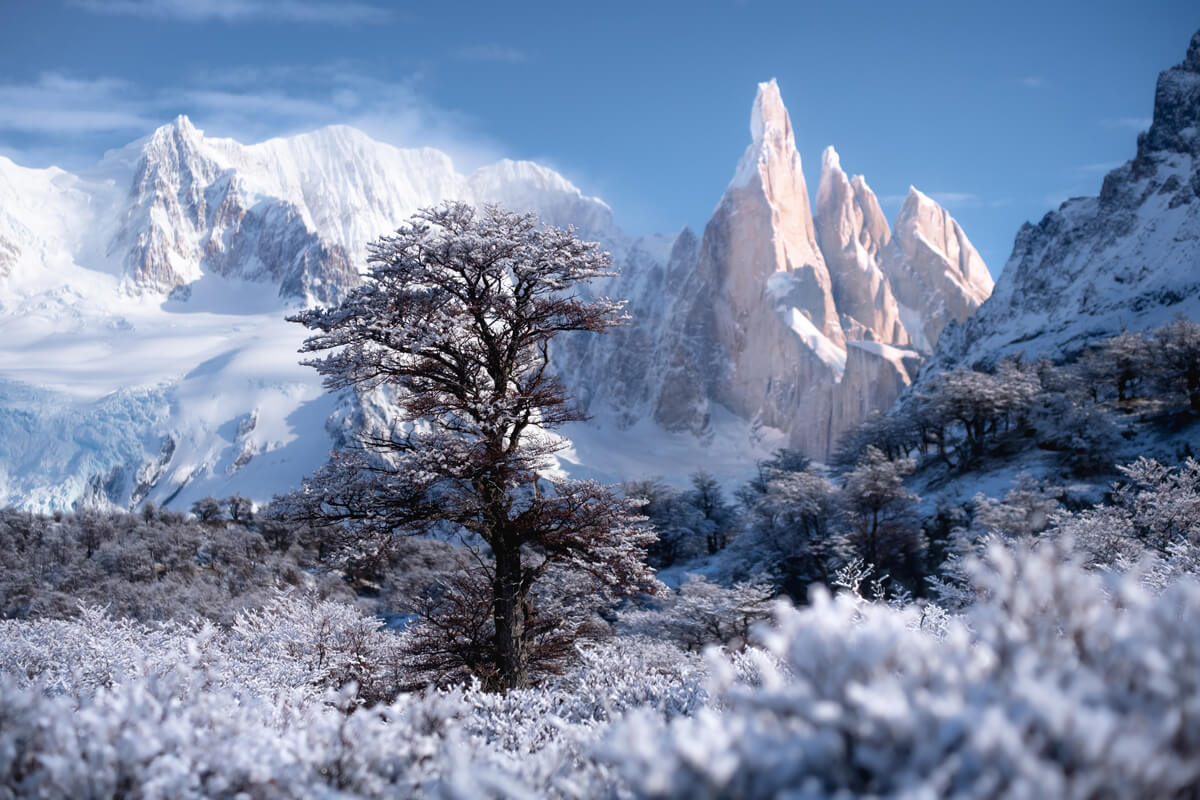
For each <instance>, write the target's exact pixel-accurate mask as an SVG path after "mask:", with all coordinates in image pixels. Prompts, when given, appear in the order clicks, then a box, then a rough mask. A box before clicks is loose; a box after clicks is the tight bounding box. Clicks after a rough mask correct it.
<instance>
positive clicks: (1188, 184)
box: [936, 33, 1200, 366]
mask: <svg viewBox="0 0 1200 800" xmlns="http://www.w3.org/2000/svg"><path fill="white" fill-rule="evenodd" d="M1180 314H1182V315H1184V316H1187V317H1188V318H1190V319H1200V33H1197V34H1196V35H1195V36H1193V37H1192V40H1191V44H1190V46H1189V47H1188V51H1187V54H1186V56H1185V58H1184V60H1183V62H1182V63H1181V64H1179V65H1178V66H1175V67H1172V68H1171V69H1168V70H1166V71H1164V72H1163V73H1162V74H1161V75H1159V78H1158V85H1157V88H1156V90H1155V95H1154V118H1153V122H1152V124H1151V126H1150V129H1149V130H1148V131H1146V132H1145V133H1142V134H1141V135H1139V136H1138V140H1137V154H1136V156H1135V157H1134V158H1133V159H1132V160H1130V161H1128V162H1127V163H1125V164H1124V165H1122V166H1120V167H1118V168H1117V169H1115V170H1113V171H1112V172H1110V173H1109V174H1108V175H1107V176H1106V177H1105V178H1104V183H1103V185H1102V186H1101V187H1100V194H1099V196H1097V197H1081V198H1073V199H1071V200H1068V201H1067V202H1065V203H1063V204H1062V205H1061V206H1059V208H1058V209H1057V210H1055V211H1051V212H1050V213H1048V214H1046V216H1044V217H1043V218H1042V220H1041V221H1040V222H1038V223H1037V224H1036V225H1035V224H1030V223H1026V224H1025V225H1023V226H1022V227H1021V229H1020V231H1018V232H1017V236H1016V241H1015V243H1014V245H1013V252H1012V255H1011V256H1010V257H1009V260H1008V263H1007V265H1006V266H1005V267H1004V271H1003V272H1002V273H1001V274H1000V280H999V281H998V282H997V284H996V288H995V292H994V293H993V294H992V296H991V298H990V299H989V300H988V301H987V302H985V303H984V304H983V306H982V307H981V308H980V309H979V311H978V313H977V314H975V316H974V317H972V318H971V319H970V320H969V321H967V322H966V323H965V324H964V325H962V326H959V327H958V328H957V329H956V330H954V331H953V332H951V333H948V334H947V335H946V336H945V337H943V338H942V340H941V342H940V343H939V347H938V352H937V355H936V363H937V365H939V366H947V365H951V364H955V363H974V362H978V361H994V360H995V359H997V358H1000V357H1002V356H1004V355H1013V354H1016V353H1024V354H1025V355H1026V356H1030V357H1033V356H1038V355H1042V354H1047V355H1051V356H1055V357H1057V356H1058V355H1060V354H1066V355H1070V354H1071V353H1072V352H1074V351H1078V350H1079V349H1080V348H1082V347H1083V346H1084V345H1086V344H1087V343H1088V342H1089V341H1092V340H1094V339H1097V338H1102V337H1106V336H1111V335H1113V334H1115V333H1119V332H1120V331H1122V330H1144V329H1148V328H1152V327H1156V326H1158V325H1161V324H1162V323H1164V322H1167V321H1169V320H1171V319H1172V318H1174V317H1175V316H1177V315H1180Z"/></svg>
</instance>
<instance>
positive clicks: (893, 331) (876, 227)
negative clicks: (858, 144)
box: [816, 147, 909, 346]
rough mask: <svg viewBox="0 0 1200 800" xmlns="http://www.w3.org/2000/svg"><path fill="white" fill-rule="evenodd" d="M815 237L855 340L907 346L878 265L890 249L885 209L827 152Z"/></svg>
mask: <svg viewBox="0 0 1200 800" xmlns="http://www.w3.org/2000/svg"><path fill="white" fill-rule="evenodd" d="M816 220H817V235H818V240H819V241H820V243H821V251H822V253H823V254H824V256H825V261H826V263H827V264H828V265H829V271H830V274H831V276H832V280H833V298H834V302H835V304H836V305H837V308H838V310H839V311H840V313H841V319H842V327H843V329H844V330H845V331H846V332H847V335H848V336H849V337H850V338H851V339H859V340H865V341H877V342H883V343H885V344H893V345H899V346H904V345H907V344H908V343H909V335H908V331H907V330H905V328H904V324H903V323H902V322H901V320H900V307H899V305H898V304H897V302H896V298H895V296H894V295H893V294H892V287H891V284H890V283H889V281H888V278H887V276H886V275H884V273H883V270H882V269H880V263H881V260H882V258H883V254H884V252H885V251H886V250H887V247H888V245H889V244H890V243H891V239H892V233H891V230H890V229H889V228H888V224H887V219H886V218H885V217H884V215H883V209H882V208H880V207H879V200H878V199H877V198H876V197H875V193H874V192H872V191H871V188H870V187H869V186H867V182H866V180H864V179H863V177H862V176H861V175H855V176H854V178H853V179H850V178H848V177H846V173H845V172H843V171H842V166H841V161H840V159H839V158H838V154H837V151H836V150H834V149H833V148H832V147H827V148H825V153H824V154H823V156H822V158H821V184H820V187H819V188H818V189H817V212H816Z"/></svg>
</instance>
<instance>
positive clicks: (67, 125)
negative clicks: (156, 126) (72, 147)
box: [0, 72, 154, 134]
mask: <svg viewBox="0 0 1200 800" xmlns="http://www.w3.org/2000/svg"><path fill="white" fill-rule="evenodd" d="M133 90H134V87H133V86H132V84H129V83H127V82H125V81H121V80H117V79H114V78H91V79H78V78H71V77H67V76H65V75H60V74H58V73H54V72H45V73H42V74H41V75H39V76H38V78H37V79H36V80H35V81H33V82H32V83H25V84H0V130H9V131H22V132H26V133H45V134H87V133H96V132H105V131H122V130H136V129H139V128H145V127H147V126H148V125H151V124H153V120H154V116H153V115H152V114H147V113H146V111H147V109H146V108H145V107H144V105H143V104H142V103H139V102H137V101H136V100H133V99H131V98H130V97H129V95H130V93H131V92H133Z"/></svg>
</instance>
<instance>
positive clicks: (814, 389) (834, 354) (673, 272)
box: [579, 81, 992, 458]
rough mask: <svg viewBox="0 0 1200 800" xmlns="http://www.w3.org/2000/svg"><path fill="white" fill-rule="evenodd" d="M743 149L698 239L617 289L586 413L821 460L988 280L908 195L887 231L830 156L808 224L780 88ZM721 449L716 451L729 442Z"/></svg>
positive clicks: (866, 190) (903, 377) (861, 188)
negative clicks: (740, 435)
mask: <svg viewBox="0 0 1200 800" xmlns="http://www.w3.org/2000/svg"><path fill="white" fill-rule="evenodd" d="M750 134H751V143H750V145H749V146H748V147H747V149H746V152H745V154H744V155H743V156H742V159H741V161H740V162H739V164H738V166H737V169H736V170H735V173H734V176H733V179H732V180H731V181H730V183H729V186H728V188H727V189H726V190H725V193H724V195H723V197H722V198H721V201H720V203H719V204H718V205H717V208H716V211H715V212H714V214H713V217H712V219H711V220H709V222H708V224H707V226H706V227H705V230H704V234H703V236H702V237H697V236H696V235H695V234H693V233H692V232H691V231H689V230H686V229H685V230H684V231H683V232H682V233H681V234H680V235H679V236H678V237H677V238H676V240H675V244H674V247H673V249H672V251H671V253H670V255H669V257H668V259H667V262H666V264H665V265H664V266H662V267H658V268H655V269H646V270H635V271H632V272H630V273H629V274H626V275H624V276H623V277H622V278H621V279H620V280H619V281H618V283H617V284H615V286H614V287H613V289H612V291H613V293H614V294H618V295H620V296H622V297H627V298H629V299H630V312H631V314H632V316H633V318H634V322H633V324H632V325H631V326H630V327H628V328H627V329H625V330H623V331H618V332H617V333H614V334H612V335H610V336H609V337H606V338H605V339H602V340H598V341H597V342H596V343H595V344H594V345H593V346H592V349H591V350H590V351H589V352H588V353H587V356H586V358H584V359H582V360H583V361H584V362H586V364H587V365H588V370H589V371H588V372H587V374H586V377H585V379H583V380H582V381H579V383H582V384H584V385H586V386H588V387H589V391H588V392H586V393H585V397H586V399H587V400H588V401H589V411H591V412H592V413H593V414H595V415H597V416H598V417H599V418H601V419H605V420H610V421H612V422H613V423H614V424H616V425H617V426H618V427H621V426H627V425H636V424H638V423H639V422H640V421H641V420H644V419H653V420H654V421H656V422H657V423H658V424H659V425H660V426H661V427H663V428H665V429H666V430H669V431H685V432H687V433H689V434H691V435H693V436H696V437H699V438H700V439H701V440H707V439H712V438H714V437H719V436H724V434H723V433H722V432H721V431H718V428H720V427H721V426H725V425H728V424H729V423H730V420H731V419H732V421H733V424H736V425H741V426H743V427H744V428H746V429H747V433H748V435H749V436H751V437H752V438H753V437H756V436H759V435H762V436H767V435H769V434H771V432H774V436H775V438H776V439H777V440H782V441H785V442H787V443H790V444H791V446H793V447H797V448H799V449H802V450H804V451H806V452H807V453H809V454H810V455H812V456H814V457H817V458H822V457H824V456H826V455H827V454H828V453H829V452H830V450H831V448H832V447H833V446H834V445H835V444H836V442H837V439H838V436H839V435H840V434H841V433H842V432H843V431H845V430H847V429H848V428H850V427H851V426H853V425H854V424H856V423H857V422H859V421H860V420H861V419H862V418H863V417H864V416H865V415H866V414H867V413H869V412H870V411H871V410H874V409H881V408H886V407H887V406H889V405H890V404H891V402H892V401H893V400H894V399H895V398H896V397H897V396H898V395H899V393H900V392H901V391H902V390H903V388H904V387H905V386H907V385H908V384H909V383H910V382H911V379H912V376H913V374H914V373H915V370H916V367H917V365H918V364H919V363H920V360H921V352H919V351H925V352H927V351H928V350H929V349H930V348H931V347H932V345H933V344H934V343H935V342H936V341H937V338H938V335H939V334H940V332H941V330H942V329H943V328H944V327H945V326H946V325H947V324H948V323H950V322H954V321H960V320H962V319H964V318H966V317H967V316H969V315H970V314H971V313H972V311H973V310H974V309H975V308H976V307H978V305H979V304H980V303H981V302H982V301H983V300H984V299H985V298H986V297H987V296H988V293H989V292H990V290H991V287H992V281H991V277H990V276H989V275H988V272H987V269H986V267H985V266H984V264H983V262H982V260H981V259H980V258H979V254H978V253H977V252H976V251H975V249H974V248H973V247H972V246H971V244H970V242H969V241H968V240H967V238H966V236H965V234H963V232H962V228H961V227H960V226H959V225H958V224H957V223H956V222H955V221H954V220H953V219H952V218H951V217H950V215H949V214H947V213H946V212H945V210H943V209H942V208H941V207H939V206H938V205H937V204H936V203H934V202H933V201H932V200H930V199H929V198H928V197H926V196H925V195H923V194H921V193H920V192H918V191H916V190H915V189H912V190H911V191H910V193H909V196H908V199H907V200H906V201H905V203H904V207H903V208H902V209H901V212H900V216H899V217H898V218H897V220H896V225H895V234H894V235H893V233H892V230H891V229H889V227H888V224H887V222H886V220H885V219H884V217H883V212H882V210H881V209H880V206H879V202H878V199H877V198H876V197H875V195H874V193H873V192H872V191H871V189H870V187H869V186H867V184H866V181H865V180H864V179H863V178H862V176H855V177H854V178H853V179H851V178H848V177H847V176H846V174H845V173H844V172H843V171H842V168H841V164H840V160H839V158H838V155H837V153H836V152H835V151H834V150H833V148H829V149H827V150H826V151H825V154H824V157H823V161H822V176H821V183H820V187H819V189H818V193H817V208H816V215H815V218H814V214H813V211H812V208H811V205H810V200H809V195H808V190H807V187H806V185H805V181H804V174H803V172H802V170H801V160H800V154H799V153H798V152H797V151H796V145H795V137H794V134H793V131H792V125H791V119H790V117H789V115H788V112H787V109H786V108H785V107H784V104H783V101H782V98H781V96H780V93H779V87H778V86H777V85H776V83H775V81H770V82H767V83H763V84H759V87H758V94H757V96H756V97H755V100H754V103H753V106H752V109H751V118H750ZM725 438H727V437H725Z"/></svg>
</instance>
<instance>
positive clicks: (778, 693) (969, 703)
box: [605, 547, 1200, 798]
mask: <svg viewBox="0 0 1200 800" xmlns="http://www.w3.org/2000/svg"><path fill="white" fill-rule="evenodd" d="M989 562H990V564H989V568H988V569H986V570H982V571H981V572H980V573H979V574H978V581H979V585H978V587H977V591H978V592H979V593H980V594H981V595H982V596H983V598H984V599H983V600H982V601H981V602H980V603H979V604H978V605H977V606H975V607H974V608H973V609H972V610H971V611H970V612H969V614H968V616H967V619H966V622H965V623H964V622H956V621H953V620H951V621H949V622H948V623H947V624H946V626H945V628H944V635H943V636H941V637H940V638H939V637H937V636H934V635H930V634H929V633H925V632H922V630H921V625H920V624H919V620H917V619H915V617H916V616H917V615H919V614H920V611H919V610H918V609H916V608H909V609H904V610H897V609H893V608H888V607H886V606H881V605H876V604H864V603H862V602H859V601H857V600H856V599H854V598H853V597H849V596H840V597H836V598H833V597H830V596H829V595H828V594H825V593H818V594H816V595H815V596H814V598H813V603H812V605H811V606H809V607H806V608H801V609H796V608H791V607H786V606H782V607H780V609H779V611H778V613H777V616H776V619H775V622H774V625H773V628H772V629H771V631H770V632H769V633H766V634H765V635H764V637H763V639H764V646H765V650H766V652H765V653H764V654H763V655H762V656H761V657H760V661H761V664H760V673H759V679H758V681H757V683H754V684H748V683H746V682H745V681H742V680H738V679H736V678H735V677H734V674H733V671H732V669H731V665H730V663H729V662H728V661H727V660H726V659H724V658H721V657H719V656H713V658H712V673H713V679H712V682H711V685H710V692H711V693H712V697H713V703H712V705H711V706H710V707H708V708H705V709H702V710H701V711H699V712H698V713H697V714H695V715H694V716H692V717H686V718H677V719H674V720H670V721H666V720H663V719H662V718H661V717H659V716H657V715H651V714H643V713H635V714H633V715H631V716H630V717H629V718H628V719H627V720H625V721H624V722H622V723H621V724H620V725H618V726H617V727H616V728H614V730H613V732H612V733H611V735H610V737H609V739H608V749H607V750H606V752H605V756H606V758H607V759H609V760H610V762H611V763H614V764H617V765H619V767H620V769H621V770H622V774H624V775H625V777H626V778H627V779H628V780H629V781H630V782H631V784H632V785H633V787H634V790H635V792H636V793H639V794H643V795H647V796H656V797H681V798H682V797H687V798H695V797H716V796H724V797H730V796H737V797H774V796H779V795H780V794H792V795H793V796H798V797H825V796H829V795H832V794H834V793H838V792H841V793H846V794H848V795H855V796H859V795H873V796H877V795H882V796H896V795H903V796H922V797H941V796H960V797H995V796H1000V795H1006V796H1019V797H1091V796H1095V795H1096V794H1097V793H1104V794H1107V795H1110V796H1115V797H1173V796H1185V795H1187V793H1188V792H1190V791H1192V789H1193V788H1194V786H1195V785H1196V782H1197V781H1198V780H1200V632H1197V631H1196V629H1195V627H1194V626H1187V625H1183V624H1182V622H1183V621H1184V620H1188V619H1195V618H1196V614H1197V613H1200V586H1197V585H1196V584H1195V583H1194V582H1191V581H1181V582H1178V583H1176V584H1174V585H1172V586H1171V587H1170V588H1168V590H1167V591H1166V592H1164V593H1163V594H1161V595H1158V596H1153V595H1151V594H1150V593H1148V592H1147V591H1146V590H1144V589H1143V587H1142V586H1141V585H1140V583H1139V582H1138V581H1137V580H1134V579H1132V578H1123V579H1117V578H1115V577H1113V576H1108V578H1109V580H1111V581H1112V583H1110V584H1108V585H1106V584H1105V577H1104V576H1101V575H1099V574H1096V573H1090V572H1088V571H1087V570H1085V569H1084V568H1083V566H1082V565H1081V564H1080V563H1079V562H1078V561H1077V560H1074V559H1073V558H1071V557H1069V556H1067V555H1066V554H1065V553H1064V552H1063V551H1062V550H1061V549H1056V548H1052V547H1045V548H1042V549H1040V550H1037V551H1022V552H1020V553H1019V554H1017V555H1015V556H1014V555H1013V554H1011V553H1010V552H1008V551H1005V550H1003V549H1000V548H996V549H993V550H992V551H991V552H990V553H989ZM766 656H772V657H774V659H777V660H778V662H779V666H776V665H775V663H773V661H772V659H771V658H768V657H766Z"/></svg>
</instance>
